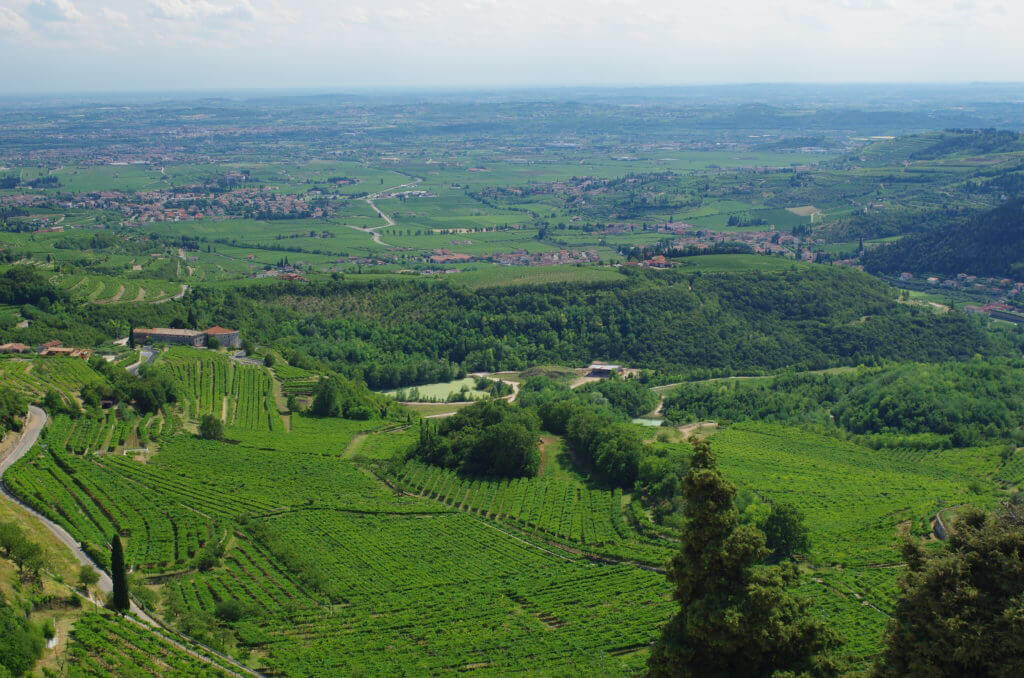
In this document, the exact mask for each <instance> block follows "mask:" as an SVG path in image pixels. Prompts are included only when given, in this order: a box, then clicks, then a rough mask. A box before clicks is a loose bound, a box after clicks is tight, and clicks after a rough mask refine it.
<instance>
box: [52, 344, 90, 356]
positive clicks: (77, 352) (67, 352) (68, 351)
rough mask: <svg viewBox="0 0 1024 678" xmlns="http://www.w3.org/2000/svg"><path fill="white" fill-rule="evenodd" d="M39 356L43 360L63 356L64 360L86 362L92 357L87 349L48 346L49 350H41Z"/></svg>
mask: <svg viewBox="0 0 1024 678" xmlns="http://www.w3.org/2000/svg"><path fill="white" fill-rule="evenodd" d="M44 346H45V344H44ZM39 355H40V356H41V357H43V358H53V357H56V356H64V357H65V358H81V359H82V360H88V359H89V358H91V357H92V351H91V350H89V349H87V348H73V347H71V346H50V347H49V348H44V349H43V350H41V351H40V352H39Z"/></svg>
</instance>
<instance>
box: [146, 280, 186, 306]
mask: <svg viewBox="0 0 1024 678" xmlns="http://www.w3.org/2000/svg"><path fill="white" fill-rule="evenodd" d="M186 292H188V285H186V284H184V283H182V284H181V291H180V292H178V293H177V294H175V295H174V296H173V297H167V298H166V299H158V300H157V301H154V302H153V303H154V304H163V303H165V302H168V301H171V300H172V299H181V298H182V297H183V296H185V293H186Z"/></svg>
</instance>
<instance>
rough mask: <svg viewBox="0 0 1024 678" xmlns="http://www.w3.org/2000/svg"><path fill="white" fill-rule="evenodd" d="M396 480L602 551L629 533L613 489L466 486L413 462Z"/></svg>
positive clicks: (554, 484)
mask: <svg viewBox="0 0 1024 678" xmlns="http://www.w3.org/2000/svg"><path fill="white" fill-rule="evenodd" d="M400 478H401V480H403V481H405V482H406V483H407V484H408V485H409V486H411V487H413V488H415V489H417V490H418V491H419V492H420V493H421V494H422V495H423V496H428V497H431V498H434V499H438V500H440V501H442V502H444V503H446V504H450V505H452V506H454V507H456V508H459V509H463V510H466V511H472V512H473V513H477V514H479V515H482V516H485V517H488V518H494V519H498V520H512V521H515V522H517V523H519V524H520V525H523V526H525V527H530V528H534V529H537V530H541V531H543V532H547V533H550V534H552V535H554V536H556V537H562V538H563V539H568V540H571V541H579V542H581V543H584V544H593V545H603V544H607V543H609V542H614V541H618V540H620V539H622V538H623V537H626V536H629V535H630V532H631V530H630V529H629V528H628V527H627V526H626V524H625V522H624V521H623V519H622V490H618V489H616V490H614V491H608V490H592V489H588V488H587V487H585V486H584V485H582V483H580V482H578V481H573V480H570V479H568V478H557V479H556V478H515V479H513V480H502V481H487V480H469V479H465V478H462V477H460V476H459V475H458V474H456V473H454V472H452V471H448V470H446V469H442V468H438V467H436V466H427V465H425V464H421V463H419V462H417V461H409V462H408V463H407V464H406V465H405V468H404V470H403V472H402V473H401V475H400Z"/></svg>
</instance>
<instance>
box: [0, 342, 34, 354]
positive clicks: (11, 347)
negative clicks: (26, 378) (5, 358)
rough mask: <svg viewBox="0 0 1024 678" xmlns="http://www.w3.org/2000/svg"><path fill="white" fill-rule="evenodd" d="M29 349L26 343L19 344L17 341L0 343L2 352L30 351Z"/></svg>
mask: <svg viewBox="0 0 1024 678" xmlns="http://www.w3.org/2000/svg"><path fill="white" fill-rule="evenodd" d="M28 351H29V348H28V346H26V345H25V344H18V343H15V342H8V343H6V344H0V353H28Z"/></svg>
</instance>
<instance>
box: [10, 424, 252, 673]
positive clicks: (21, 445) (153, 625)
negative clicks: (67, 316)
mask: <svg viewBox="0 0 1024 678" xmlns="http://www.w3.org/2000/svg"><path fill="white" fill-rule="evenodd" d="M45 425H46V412H44V411H43V410H41V409H39V408H38V407H36V406H35V405H29V408H28V418H27V419H26V421H25V425H24V426H23V427H22V431H21V437H20V438H19V440H18V442H17V444H15V446H14V449H13V450H11V453H10V454H8V455H7V457H6V458H4V459H3V461H0V492H2V493H3V495H4V496H6V497H7V498H8V499H10V500H11V501H13V502H14V503H15V504H18V505H19V506H21V507H22V508H23V509H25V510H26V511H28V512H29V513H31V514H32V515H33V516H35V517H36V519H38V520H39V522H41V523H42V524H43V525H45V526H46V529H48V530H49V531H50V532H52V533H53V535H54V536H55V537H57V539H59V540H60V542H61V543H62V544H64V545H65V546H67V547H68V550H70V551H71V553H72V554H74V556H75V558H76V559H77V560H78V562H80V563H81V564H82V565H88V566H89V567H91V568H92V569H94V570H95V571H96V574H98V575H99V581H98V582H97V583H96V585H97V586H99V588H100V590H101V591H103V592H104V593H110V592H111V591H112V590H113V589H114V585H113V582H112V581H111V580H110V575H109V574H107V573H106V571H105V570H103V569H102V568H101V567H99V566H98V565H96V563H94V562H93V561H92V559H90V558H89V556H87V555H86V554H85V552H84V551H83V550H82V548H81V547H80V546H79V545H78V542H77V541H76V540H75V538H74V537H72V536H71V535H70V534H68V531H67V530H65V529H64V528H63V527H61V526H60V525H58V524H57V523H55V522H53V521H52V520H50V519H49V518H47V517H46V516H44V515H42V514H40V513H39V512H37V511H36V510H35V509H34V508H32V507H31V506H29V505H28V504H26V503H25V502H23V501H21V499H19V498H18V497H16V496H14V494H13V493H12V492H11V491H10V489H9V488H8V487H7V483H6V482H4V481H3V475H4V474H5V473H6V472H7V469H9V468H10V467H11V466H13V465H14V463H15V462H16V461H18V460H19V459H21V458H22V457H24V456H25V454H26V453H28V451H29V450H30V449H32V446H33V445H35V444H36V441H37V440H38V439H39V433H40V431H42V430H43V426H45ZM94 602H95V601H94ZM100 604H102V603H100ZM131 612H132V614H134V615H135V616H136V617H137V618H138V620H140V621H141V623H142V624H143V625H145V626H147V627H149V628H150V630H151V631H153V632H154V633H156V634H157V635H159V636H161V637H162V638H163V639H164V640H166V641H168V642H169V643H171V644H173V645H175V646H176V647H178V648H179V649H181V650H183V651H185V652H187V653H188V654H190V655H192V656H193V657H196V658H197V659H201V660H202V661H205V662H207V663H210V664H213V663H214V662H212V661H211V660H210V659H209V658H208V657H205V656H203V655H202V654H199V653H198V652H195V651H194V650H191V649H190V648H187V647H185V646H184V645H182V644H181V643H179V642H178V641H176V640H174V638H171V637H169V636H168V635H166V634H165V633H163V632H162V631H161V629H162V628H163V625H162V624H161V623H160V622H158V621H157V620H156V619H154V618H153V617H151V616H149V615H148V614H146V613H145V612H144V611H143V610H142V609H141V608H140V607H139V606H138V605H136V604H135V603H134V602H133V603H132V604H131ZM133 621H134V620H133ZM190 640H192V642H195V643H196V644H197V645H201V644H200V643H198V642H197V641H195V640H194V639H190ZM204 650H205V651H208V652H210V654H216V655H217V656H219V657H220V658H221V659H223V660H224V661H226V662H228V663H230V664H231V665H232V666H234V667H235V668H237V669H239V670H240V671H242V672H243V673H246V674H248V675H251V676H260V675H261V674H259V673H256V672H255V671H253V670H252V669H250V668H248V667H247V666H243V665H242V664H240V663H238V662H237V661H235V660H234V659H232V658H231V657H228V656H226V655H223V654H221V653H219V652H216V651H215V650H212V649H210V648H206V647H205V646H204ZM235 675H238V674H235Z"/></svg>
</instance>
